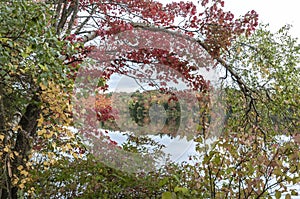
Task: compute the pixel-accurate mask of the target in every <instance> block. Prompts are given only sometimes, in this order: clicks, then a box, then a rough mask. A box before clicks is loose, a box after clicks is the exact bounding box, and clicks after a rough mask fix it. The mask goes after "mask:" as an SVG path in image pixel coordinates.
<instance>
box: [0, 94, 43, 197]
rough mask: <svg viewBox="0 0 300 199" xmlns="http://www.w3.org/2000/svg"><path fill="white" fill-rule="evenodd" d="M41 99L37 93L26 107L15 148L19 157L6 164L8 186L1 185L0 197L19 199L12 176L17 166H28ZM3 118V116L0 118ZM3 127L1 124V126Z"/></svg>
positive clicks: (15, 172)
mask: <svg viewBox="0 0 300 199" xmlns="http://www.w3.org/2000/svg"><path fill="white" fill-rule="evenodd" d="M39 102H40V99H39V97H38V95H37V94H36V95H35V96H34V97H33V98H32V102H31V103H30V104H29V105H28V106H27V107H26V111H25V113H24V114H23V116H22V117H21V120H20V122H19V126H20V127H21V128H19V129H18V133H17V137H16V141H15V146H14V148H13V151H16V152H18V153H19V156H18V157H15V159H14V160H13V162H12V163H11V168H8V167H10V165H8V164H6V163H5V164H6V165H5V166H6V170H7V171H8V170H9V169H10V172H5V175H6V176H5V177H6V179H5V181H6V182H5V184H6V187H5V188H3V187H1V190H0V199H7V198H9V199H17V198H18V190H19V189H18V187H16V186H12V184H11V177H12V175H13V174H16V175H17V176H18V174H17V173H18V170H17V167H18V166H20V165H22V166H24V168H26V166H25V165H26V161H27V160H28V156H29V153H30V150H31V144H30V140H32V138H34V137H35V135H36V128H37V120H38V118H39V115H40V113H41V109H40V106H39ZM0 119H1V118H0ZM0 128H1V126H0Z"/></svg>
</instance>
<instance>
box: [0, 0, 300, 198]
mask: <svg viewBox="0 0 300 199" xmlns="http://www.w3.org/2000/svg"><path fill="white" fill-rule="evenodd" d="M223 7H224V1H221V0H218V1H209V0H202V1H200V2H199V5H198V4H197V5H194V4H193V3H190V2H178V3H177V2H176V3H175V2H173V3H169V4H162V3H160V2H156V1H143V0H139V1H131V0H116V1H98V0H44V1H38V2H32V1H25V0H23V1H18V2H17V1H9V2H3V3H1V7H0V11H1V14H2V13H3V14H2V15H1V18H0V19H1V30H0V45H1V48H0V55H1V57H0V59H1V69H0V75H1V76H0V78H1V81H0V82H1V83H0V84H1V87H0V97H1V98H0V122H1V123H0V130H1V132H0V140H1V143H0V147H1V149H2V150H1V152H0V156H1V159H2V160H3V161H2V162H1V165H0V166H1V176H3V178H1V179H2V181H1V192H0V194H1V198H17V197H18V195H19V196H26V197H28V198H29V197H31V196H32V197H61V196H62V195H63V192H64V191H65V190H64V189H63V186H64V185H66V186H67V188H68V193H66V195H65V196H67V197H69V196H70V197H71V196H72V197H85V196H86V197H90V196H95V195H96V194H97V193H95V191H97V190H98V189H99V186H100V187H105V189H106V190H107V192H106V191H104V192H99V193H98V194H99V197H102V196H103V197H106V196H107V194H113V195H111V197H118V196H131V197H137V196H141V197H143V196H145V195H147V194H149V195H153V196H155V197H163V198H170V197H172V195H173V196H174V195H177V196H178V197H183V198H184V197H198V198H199V197H210V198H224V197H225V198H226V197H227V198H228V197H229V198H231V197H239V198H259V197H267V196H271V194H272V193H271V192H272V188H274V187H275V186H277V185H279V186H280V187H281V188H283V190H279V191H276V197H278V196H279V197H280V194H281V192H283V191H286V188H285V186H286V184H284V183H290V182H292V183H295V184H296V183H298V182H299V176H298V175H299V174H297V171H298V168H299V152H298V148H299V135H298V129H299V121H300V120H299V108H298V106H297V105H298V103H299V100H298V99H299V97H298V95H299V92H298V91H299V82H298V79H299V69H297V68H296V65H297V63H298V61H299V57H298V54H299V48H298V46H297V44H296V40H295V39H293V38H291V37H290V36H288V29H287V28H286V27H285V28H283V29H281V30H280V31H279V32H278V33H276V34H272V33H270V32H269V31H267V30H266V29H267V27H264V26H262V27H260V28H259V29H258V30H256V27H257V25H258V22H257V20H258V15H257V13H256V12H255V11H250V12H248V13H246V14H245V15H244V16H243V17H241V18H238V19H235V18H234V16H233V14H232V13H230V12H225V11H224V10H223ZM179 19H180V20H181V22H180V23H177V21H178V20H179ZM136 30H138V31H136ZM135 31H136V32H137V33H139V32H140V33H143V31H148V33H149V34H147V35H141V34H140V35H139V36H141V38H142V39H144V41H148V42H149V41H150V42H151V39H150V38H152V37H154V38H155V36H156V35H157V33H159V34H163V35H171V36H172V35H176V36H178V35H179V36H178V37H176V38H177V39H178V38H184V40H185V41H187V40H188V41H193V42H195V43H197V44H198V46H196V47H195V46H190V49H187V50H189V51H194V52H197V53H199V54H200V53H204V52H206V53H207V54H209V55H210V56H211V57H212V58H213V59H212V62H213V63H214V66H211V67H220V68H221V69H222V70H224V73H226V74H225V77H224V79H225V80H226V81H224V84H223V85H222V86H223V87H222V88H223V89H224V91H225V93H226V95H220V98H222V99H223V100H225V101H226V102H227V104H228V107H226V108H227V109H228V110H227V111H226V113H227V115H228V119H227V121H226V126H225V127H226V128H224V131H223V132H222V136H221V137H220V138H219V139H217V141H216V142H215V143H214V144H213V145H212V147H211V149H208V148H207V147H200V146H201V143H203V142H205V141H204V140H205V139H207V138H208V137H209V136H208V135H209V133H210V132H207V131H208V130H209V128H206V126H207V121H208V120H207V119H203V120H201V122H203V125H199V131H198V134H197V135H195V137H194V140H195V141H196V142H199V145H198V148H197V150H198V151H200V152H201V151H202V152H203V154H204V155H203V160H201V157H200V158H199V157H198V159H197V160H199V162H198V164H196V165H183V166H182V167H180V166H176V165H169V166H168V167H167V168H165V170H164V169H162V171H161V173H159V174H160V175H154V174H151V173H149V179H148V178H146V177H145V174H143V173H135V174H134V175H133V176H130V175H127V174H126V173H125V174H124V173H122V172H119V171H116V170H115V169H111V168H109V167H107V165H106V166H104V165H102V164H98V163H97V162H95V159H93V158H97V157H93V156H92V155H91V154H89V151H86V149H85V146H83V145H82V143H83V142H82V141H80V138H79V137H80V136H78V135H77V134H76V133H74V132H71V131H70V130H68V129H67V128H66V127H68V126H71V125H75V123H76V124H77V125H78V123H79V126H80V125H81V126H80V127H81V128H80V133H81V135H87V136H86V137H88V136H90V134H91V132H95V133H97V129H95V125H94V124H95V121H94V120H90V119H89V118H90V117H89V116H91V115H97V109H95V108H94V107H93V106H89V105H93V104H94V102H95V99H96V98H97V96H86V93H84V92H83V93H79V97H78V96H76V97H77V99H76V100H78V101H77V102H78V103H79V105H78V106H77V105H76V104H75V105H76V106H75V111H73V112H72V111H71V106H70V101H71V99H72V89H73V87H74V85H77V86H78V85H79V87H78V88H77V89H78V90H80V88H81V87H80V86H83V87H82V88H86V87H87V86H88V85H93V83H95V80H94V78H98V79H97V80H96V87H93V86H92V87H91V88H89V89H90V90H92V91H93V90H95V89H98V90H100V91H103V90H105V89H107V85H106V84H105V83H106V81H107V80H109V79H110V77H111V75H112V74H114V73H119V74H123V75H127V76H128V77H132V78H134V79H136V80H139V79H141V80H143V79H145V78H146V77H147V76H148V74H149V73H154V72H155V71H159V72H161V73H156V75H157V76H156V79H162V80H163V81H160V82H158V83H157V82H155V81H150V85H151V86H154V87H156V88H157V89H159V90H160V91H162V92H165V93H167V94H168V93H170V92H171V91H170V90H168V89H167V86H168V85H166V84H167V83H168V81H169V82H170V81H176V80H177V79H178V77H181V78H183V79H185V80H186V81H187V82H188V84H189V85H190V88H192V89H194V90H195V91H197V92H201V93H204V94H205V93H206V94H207V95H206V96H208V97H209V84H208V81H205V79H204V78H203V76H201V75H197V74H195V71H196V70H197V69H199V67H200V68H201V67H205V66H198V65H195V64H193V63H197V61H196V62H193V61H195V60H197V59H198V57H197V56H192V57H190V58H189V59H185V58H184V57H180V53H178V52H179V51H178V49H180V47H181V46H180V45H179V46H177V49H176V48H173V50H166V49H163V48H146V47H143V48H137V49H134V48H132V46H129V45H127V46H126V45H123V46H124V48H122V49H121V50H120V49H108V50H112V52H113V50H116V51H118V52H117V53H116V54H114V56H111V57H108V58H110V59H109V60H108V61H107V62H105V63H106V64H107V65H106V67H104V70H103V71H102V70H101V72H99V70H95V69H94V68H93V67H89V66H91V65H92V66H101V65H97V64H99V62H101V61H103V59H104V58H107V57H104V56H102V55H105V56H107V51H101V50H103V48H101V46H102V44H105V45H106V46H110V44H113V42H112V40H110V38H114V36H116V35H122V34H123V35H126V34H127V35H128V38H130V34H131V33H133V34H135V33H136V32H135ZM121 33H122V34H121ZM150 33H151V34H150ZM156 38H157V36H156ZM166 38H171V37H166ZM187 38H188V39H187ZM184 40H180V39H179V41H184ZM172 41H173V40H172ZM130 42H132V41H130ZM130 42H129V43H130ZM155 42H156V43H159V44H161V45H169V44H170V41H168V42H166V40H164V38H162V39H161V40H159V41H155ZM174 42H176V41H175V40H174ZM112 46H113V45H112ZM129 47H130V48H129ZM200 47H201V48H200ZM106 50H107V49H106ZM199 54H198V55H199ZM87 56H88V58H87ZM198 61H199V60H198ZM202 61H203V60H202ZM102 63H103V62H102ZM133 64H134V65H135V68H133V67H132V65H133ZM159 64H160V65H164V66H167V68H169V69H172V70H168V71H166V70H164V68H163V67H159ZM145 65H147V67H146V68H145ZM207 68H209V67H207ZM145 69H146V71H147V73H143V71H144V70H145ZM82 73H84V74H85V75H86V76H85V77H92V78H86V79H80V77H81V76H80V74H82ZM76 75H77V76H76ZM170 77H171V78H170ZM165 80H168V81H165ZM76 81H77V82H76ZM75 90H76V89H75ZM83 90H84V89H83ZM81 94H82V95H81ZM200 96H201V95H200ZM100 104H101V102H100ZM81 105H83V106H84V108H85V110H84V111H78V109H79V110H81V109H80V108H81ZM88 106H89V107H88ZM208 107H209V106H208V105H207V104H206V106H205V108H204V110H201V111H202V112H200V113H201V114H204V113H205V114H208V115H209V114H213V113H211V112H209V108H208ZM101 110H102V109H101ZM105 110H111V109H110V108H108V109H105ZM17 112H19V113H20V114H21V115H22V117H21V119H20V121H16V119H14V117H13V116H14V115H15V113H17ZM205 114H204V115H205ZM17 115H19V114H17ZM102 115H103V114H102ZM102 115H101V116H102ZM71 116H73V118H77V120H75V121H74V120H73V119H72V117H71ZM78 118H81V119H82V118H83V119H82V120H79V119H78ZM96 118H97V117H96ZM98 119H103V118H102V117H98ZM98 133H99V132H98ZM103 137H105V139H108V140H109V138H107V137H106V136H103ZM282 138H285V139H289V141H282ZM131 141H132V142H136V143H141V144H144V143H147V142H148V141H147V140H143V139H142V138H136V137H132V138H131ZM116 145H117V143H114V142H113V141H111V140H110V145H109V147H112V148H113V147H118V146H116ZM100 147H101V146H100ZM124 149H126V150H128V151H135V152H137V153H140V154H142V153H143V152H145V151H143V148H139V147H134V144H129V145H127V146H124ZM40 154H41V155H42V158H40V157H39V155H40ZM64 154H70V155H72V156H73V158H68V157H65V155H64ZM81 154H84V155H85V158H86V159H85V158H84V157H83V158H82V157H81V159H80V157H79V156H80V155H81ZM77 158H79V160H77ZM90 158H91V159H90ZM108 158H109V157H108ZM75 160H77V161H78V165H76V164H75V162H74V161H75ZM200 160H201V161H200ZM114 163H115V164H118V162H114ZM81 165H82V167H83V168H82V170H78V166H81ZM66 168H67V169H68V168H70V170H67V171H68V172H66ZM34 169H38V170H34ZM84 169H86V170H84ZM94 169H96V170H98V169H100V170H103V171H105V172H103V173H102V172H100V173H97V172H95V170H94ZM30 170H31V171H30ZM56 172H58V173H57V174H56ZM63 174H65V175H63ZM86 175H89V176H93V178H91V179H90V181H89V179H87V178H85V176H86ZM48 178H51V179H52V182H47V179H48ZM143 178H145V179H143ZM271 179H275V180H276V182H275V183H273V181H272V180H271ZM136 180H141V181H136ZM111 181H112V182H116V184H111V183H110V182H111ZM135 181H136V182H143V183H144V182H145V183H146V185H145V186H144V187H143V186H141V184H142V183H141V184H136V182H135ZM74 182H78V184H77V183H74ZM152 182H154V184H152ZM270 183H271V184H270ZM38 186H43V187H45V188H46V189H51V192H50V193H52V194H51V196H49V195H47V192H43V191H42V190H40V189H38ZM56 188H57V190H55V189H56ZM53 189H54V190H55V192H53ZM121 189H124V190H121ZM34 190H36V191H34ZM25 192H26V193H25ZM292 193H294V192H292ZM68 194H70V195H68ZM93 194H95V195H93ZM105 194H106V196H105Z"/></svg>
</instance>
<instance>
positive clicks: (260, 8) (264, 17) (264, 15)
mask: <svg viewBox="0 0 300 199" xmlns="http://www.w3.org/2000/svg"><path fill="white" fill-rule="evenodd" d="M299 8H300V1H299V0H284V1H279V0H225V9H226V10H230V11H231V12H232V13H233V14H234V15H235V16H239V15H243V14H245V13H246V12H247V11H250V10H255V11H256V12H257V13H258V14H259V19H260V22H263V23H269V24H270V27H271V29H272V30H277V29H279V28H280V27H282V26H283V25H285V24H291V25H293V28H292V29H291V34H292V35H293V36H294V37H300V11H299Z"/></svg>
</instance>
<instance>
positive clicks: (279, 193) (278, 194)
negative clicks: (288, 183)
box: [275, 190, 281, 199]
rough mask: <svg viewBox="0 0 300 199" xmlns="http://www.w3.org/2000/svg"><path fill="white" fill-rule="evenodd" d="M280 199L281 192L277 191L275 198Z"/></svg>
mask: <svg viewBox="0 0 300 199" xmlns="http://www.w3.org/2000/svg"><path fill="white" fill-rule="evenodd" d="M280 197H281V192H280V191H278V190H276V191H275V198H276V199H279V198H280Z"/></svg>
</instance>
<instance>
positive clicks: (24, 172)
mask: <svg viewBox="0 0 300 199" xmlns="http://www.w3.org/2000/svg"><path fill="white" fill-rule="evenodd" d="M20 173H21V174H22V175H24V176H25V177H26V176H28V172H27V171H25V170H23V171H21V172H20Z"/></svg>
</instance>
